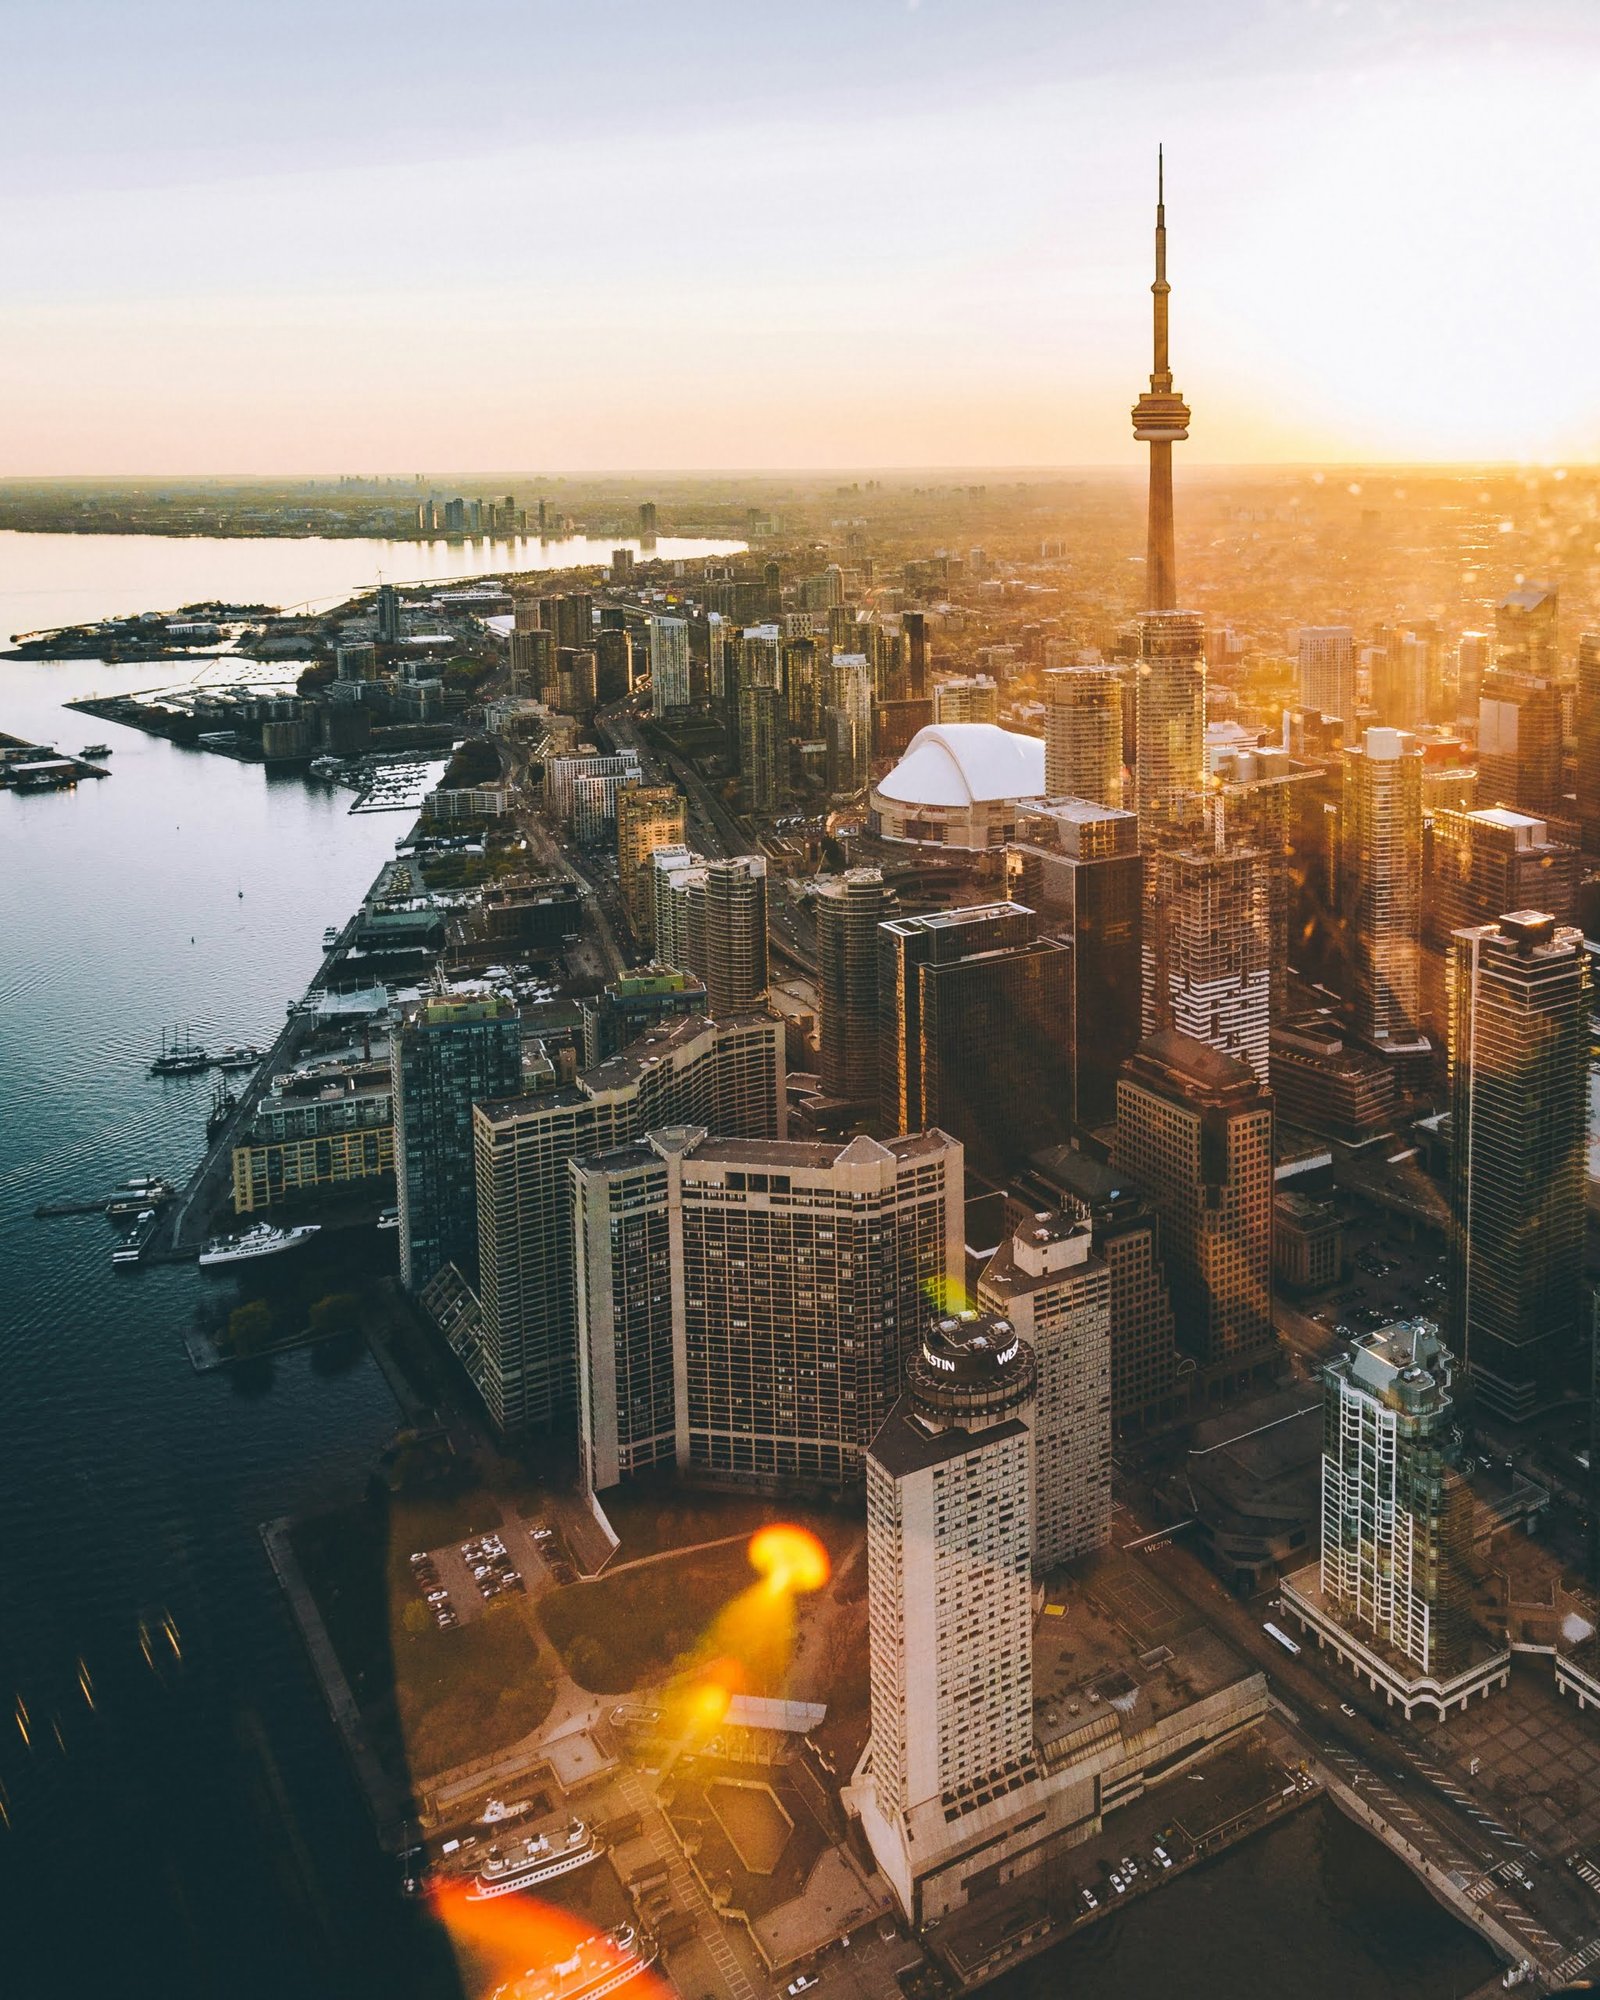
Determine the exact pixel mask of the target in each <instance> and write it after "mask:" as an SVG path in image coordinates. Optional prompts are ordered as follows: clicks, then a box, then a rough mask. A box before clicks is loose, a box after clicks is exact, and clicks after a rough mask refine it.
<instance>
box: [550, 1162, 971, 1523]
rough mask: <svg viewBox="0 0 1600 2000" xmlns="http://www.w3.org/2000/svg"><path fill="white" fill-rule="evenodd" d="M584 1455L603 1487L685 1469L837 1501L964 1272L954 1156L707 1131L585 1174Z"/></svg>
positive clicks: (575, 1173)
mask: <svg viewBox="0 0 1600 2000" xmlns="http://www.w3.org/2000/svg"><path fill="white" fill-rule="evenodd" d="M571 1172H572V1179H573V1198H574V1204H575V1218H576V1219H575V1225H574V1227H575V1235H576V1244H577V1297H578V1348H579V1386H580V1393H581V1399H582V1400H581V1426H580V1443H581V1450H582V1462H583V1468H584V1475H585V1478H586V1479H587V1480H588V1482H589V1484H590V1486H591V1487H592V1488H594V1489H596V1490H603V1489H604V1488H606V1487H608V1486H612V1485H615V1484H617V1483H618V1481H620V1480H625V1479H628V1478H631V1477H634V1476H636V1475H637V1474H638V1473H639V1472H641V1471H643V1470H644V1469H646V1468H647V1467H649V1466H654V1465H673V1466H676V1467H677V1469H678V1470H679V1471H680V1472H683V1473H685V1474H687V1475H689V1476H691V1477H693V1478H697V1479H699V1480H702V1481H707V1482H710V1483H713V1484H718V1485H728V1486H756V1487H762V1488H768V1489H771V1488H795V1487H800V1488H808V1489H809V1488H829V1489H836V1488H839V1487H842V1486H845V1485H849V1484H851V1483H853V1482H855V1481H857V1480H859V1479H860V1477H861V1474H862V1463H863V1455H864V1453H865V1451H866V1448H867V1446H868V1444H869V1443H870V1442H871V1440H872V1437H873V1435H874V1434H875V1432H876V1431H877V1429H878V1427H879V1426H880V1424H882V1422H883V1420H884V1418H885V1417H886V1416H887V1415H888V1412H889V1409H890V1407H891V1406H892V1405H893V1403H894V1402H895V1400H896V1398H897V1397H898V1396H899V1394H900V1392H901V1389H902V1387H903V1384H904V1376H905V1368H906V1363H907V1359H908V1356H909V1353H910V1351H911V1349H912V1347H913V1345H914V1343H915V1341H916V1339H917V1338H918V1336H919V1334H920V1330H921V1327H922V1323H923V1320H924V1317H925V1315H926V1313H927V1311H928V1309H929V1302H930V1301H931V1300H937V1299H940V1298H943V1297H944V1296H945V1295H946V1294H947V1292H948V1290H949V1288H950V1286H951V1285H952V1283H953V1282H955V1281H957V1280H959V1277H960V1275H961V1268H962V1254H963V1253H962V1241H961V1236H962V1231H961V1221H962V1205H961V1188H962V1178H961V1148H960V1147H959V1146H958V1145H957V1144H956V1143H955V1142H954V1141H953V1140H951V1139H949V1138H947V1137H946V1136H945V1135H944V1134H943V1133H939V1132H929V1133H920V1134H915V1135H913V1136H911V1137H909V1138H900V1139H891V1140H889V1141H888V1142H887V1143H880V1142H879V1141H878V1140H876V1139H868V1138H856V1139H852V1140H850V1141H849V1142H848V1143H834V1144H817V1143H813V1142H783V1141H772V1140H749V1139H713V1138H708V1137H707V1135H706V1133H705V1132H704V1131H703V1130H702V1129H699V1128H683V1127H679V1128H674V1129H668V1130H660V1131H655V1132H651V1133H649V1134H647V1135H646V1137H645V1138H644V1139H643V1140H642V1141H641V1142H640V1143H638V1144H635V1145H632V1146H629V1147H625V1148H622V1149H620V1150H618V1151H615V1152H611V1153H606V1154H601V1155H597V1156H593V1157H590V1158H586V1159H580V1160H576V1161H574V1162H573V1165H572V1169H571Z"/></svg>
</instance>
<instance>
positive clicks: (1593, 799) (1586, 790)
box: [1576, 632, 1600, 855]
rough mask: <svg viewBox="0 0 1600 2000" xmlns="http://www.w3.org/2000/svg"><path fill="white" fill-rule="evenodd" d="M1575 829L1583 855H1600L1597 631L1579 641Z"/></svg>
mask: <svg viewBox="0 0 1600 2000" xmlns="http://www.w3.org/2000/svg"><path fill="white" fill-rule="evenodd" d="M1576 722H1577V732H1578V826H1579V828H1580V830H1581V833H1582V836H1583V851H1584V853H1585V854H1590V855H1600V632H1585V633H1584V635H1583V637H1582V638H1581V639H1580V640H1579V641H1578V688H1577V714H1576Z"/></svg>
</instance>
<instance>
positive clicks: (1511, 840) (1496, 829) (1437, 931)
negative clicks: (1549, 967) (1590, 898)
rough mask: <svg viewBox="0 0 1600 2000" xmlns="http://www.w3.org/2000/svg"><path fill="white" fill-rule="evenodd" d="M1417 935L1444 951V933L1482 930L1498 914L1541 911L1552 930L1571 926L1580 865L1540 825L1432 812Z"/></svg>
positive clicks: (1489, 814)
mask: <svg viewBox="0 0 1600 2000" xmlns="http://www.w3.org/2000/svg"><path fill="white" fill-rule="evenodd" d="M1427 860H1428V864H1429V872H1428V879H1427V889H1426V895H1425V898H1424V903H1423V909H1424V921H1423V929H1424V935H1425V936H1426V937H1427V938H1428V940H1429V941H1430V942H1431V943H1433V944H1436V945H1439V946H1445V945H1447V943H1448V940H1449V937H1450V934H1451V932H1452V931H1460V930H1470V929H1471V928H1472V927H1473V926H1474V925H1476V924H1490V923H1493V922H1494V920H1495V918H1496V917H1497V916H1499V915H1500V913H1501V912H1502V911H1503V910H1546V911H1548V912H1549V914H1550V915H1551V916H1553V917H1554V918H1555V920H1556V922H1557V924H1576V923H1577V921H1578V888H1579V884H1580V882H1581V880H1582V860H1581V856H1580V855H1579V853H1578V850H1577V848H1575V847H1565V846H1563V845H1562V844H1561V843H1560V842H1559V841H1554V840H1551V839H1550V837H1549V829H1548V828H1547V827H1546V825H1545V822H1544V821H1543V820H1542V819H1535V818H1534V817H1533V816H1532V815H1531V814H1529V813H1519V812H1513V811H1511V809H1510V808H1509V807H1508V806H1487V807H1485V808H1484V809H1483V810H1482V811H1481V812H1457V811H1455V810H1453V809H1451V808H1449V807H1439V808H1437V809H1436V810H1435V812H1434V814H1433V817H1432V823H1431V825H1430V827H1429V829H1428V850H1427Z"/></svg>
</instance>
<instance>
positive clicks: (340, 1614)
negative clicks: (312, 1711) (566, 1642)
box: [293, 1491, 555, 1781]
mask: <svg viewBox="0 0 1600 2000" xmlns="http://www.w3.org/2000/svg"><path fill="white" fill-rule="evenodd" d="M498 1519H499V1510H498V1509H497V1508H496V1506H495V1505H494V1503H493V1502H492V1501H491V1500H489V1499H487V1497H486V1496H484V1495H483V1494H482V1492H481V1491H478V1492H468V1493H463V1494H458V1495H452V1494H448V1493H439V1494H431V1495H428V1496H425V1497H423V1498H419V1499H401V1498H396V1497H394V1496H389V1495H382V1496H380V1495H379V1494H377V1493H376V1492H374V1493H370V1494H369V1495H368V1497H367V1498H366V1499H364V1500H362V1501H360V1502H359V1503H357V1504H356V1505H354V1506H350V1507H344V1508H340V1509H339V1510H337V1511H336V1512H334V1513H330V1514H321V1515H317V1516H315V1517H314V1518H312V1519H310V1520H307V1521H303V1522H300V1523H298V1524H297V1525H296V1527H295V1529H294V1531H293V1542H294V1549H295V1554H296V1556H297V1558H298V1560H299V1563H300V1567H301V1569H302V1571H303V1573H304V1574H305V1577H306V1580H307V1582H308V1583H309V1585H310V1587H311V1590H312V1594H313V1595H314V1597H315V1598H316V1600H317V1605H318V1609H319V1610H320V1611H321V1613H322V1619H323V1623H324V1624H325V1626H326V1627H327V1630H328V1635H329V1637H330V1639H331V1640H332V1642H333V1645H334V1649H335V1651H336V1652H337V1653H338V1655H339V1662H340V1665H341V1666H342V1667H343V1669H344V1673H345V1678H346V1679H347V1680H348V1681H349V1683H350V1687H351V1691H352V1692H353V1693H354V1695H355V1697H356V1700H357V1701H358V1703H359V1704H360V1705H361V1709H362V1715H363V1719H364V1721H365V1722H366V1725H367V1728H368V1731H369V1733H370V1735H371V1738H372V1741H373V1743H374V1746H375V1747H376V1749H377V1751H378V1754H379V1755H380V1756H381V1757H382V1758H383V1759H384V1761H385V1762H386V1763H388V1764H389V1765H390V1767H391V1768H392V1769H394V1770H396V1771H399V1772H403V1773H406V1774H408V1775H409V1776H410V1777H411V1778H412V1779H413V1780H414V1781H415V1780H422V1779H425V1778H431V1777H434V1776H437V1775H438V1774H439V1773H440V1772H442V1771H445V1770H448V1769H450V1768H452V1767H453V1766H454V1765H457V1764H462V1763H466V1762H467V1761H469V1760H470V1759H472V1758H475V1757H482V1756H486V1755H488V1754H489V1753H491V1752H493V1751H495V1750H499V1749H503V1748H504V1747H505V1746H506V1745H508V1744H510V1743H514V1742H515V1741H516V1740H517V1739H518V1738H519V1737H521V1736H525V1735H526V1734H527V1733H528V1731H529V1730H531V1729H534V1728H536V1727H537V1726H538V1724H539V1723H540V1722H542V1721H543V1720H544V1718H545V1716H546V1714H547V1713H548V1712H549V1708H550V1703H551V1701H552V1700H553V1699H554V1695H555V1689H554V1686H553V1684H552V1682H551V1680H550V1677H549V1675H548V1674H547V1673H546V1671H545V1670H544V1668H543V1667H542V1666H541V1664H540V1659H539V1651H538V1642H537V1636H536V1633H535V1631H534V1629H533V1625H532V1616H533V1614H532V1612H531V1610H530V1608H529V1605H528V1602H527V1599H526V1598H524V1597H521V1596H510V1597H504V1598H501V1599H499V1600H498V1601H496V1602H495V1603H493V1604H491V1605H489V1606H487V1607H485V1609H484V1610H483V1612H482V1613H481V1614H480V1615H479V1616H477V1617H475V1618H471V1619H464V1620H463V1621H462V1623H461V1624H460V1626H459V1627H457V1628H456V1629H455V1630H453V1631H440V1630H439V1628H438V1626H437V1625H436V1624H435V1623H434V1620H433V1616H432V1614H431V1612H430V1611H429V1609H428V1606H427V1605H426V1603H425V1602H424V1600H423V1597H422V1595H421V1593H420V1592H419V1591H418V1589H417V1587H416V1585H415V1584H414V1583H413V1581H412V1577H411V1570H410V1564H409V1562H408V1557H409V1555H410V1553H411V1551H412V1550H414V1549H426V1548H435V1547H438V1546H440V1545H441V1544H442V1543H445V1542H449V1541H455V1540H459V1539H461V1538H462V1537H464V1536H466V1535H468V1534H472V1533H476V1532H480V1531H482V1530H483V1529H486V1528H489V1527H492V1526H493V1525H495V1523H496V1522H497V1521H498Z"/></svg>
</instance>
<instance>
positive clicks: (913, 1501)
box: [862, 1313, 1038, 1914]
mask: <svg viewBox="0 0 1600 2000" xmlns="http://www.w3.org/2000/svg"><path fill="white" fill-rule="evenodd" d="M1036 1388H1037V1369H1036V1367H1035V1364H1034V1357H1033V1354H1032V1351H1031V1350H1030V1349H1029V1348H1028V1346H1027V1345H1026V1343H1025V1342H1023V1341H1022V1340H1020V1339H1019V1338H1018V1336H1017V1334H1016V1331H1015V1329H1014V1328H1013V1327H1011V1326H1010V1325H1009V1324H1008V1323H1007V1322H1006V1321H1005V1320H995V1319H992V1318H990V1317H988V1316H986V1315H979V1314H975V1313H968V1314H964V1315H962V1316H960V1317H959V1318H954V1319H943V1320H938V1321H935V1322H934V1323H933V1324H932V1325H931V1326H930V1327H929V1328H928V1330H927V1332H926V1333H925V1334H924V1336H923V1339H922V1342H921V1346H920V1348H919V1350H918V1352H917V1354H916V1356H915V1358H914V1359H913V1360H912V1363H911V1366H910V1370H909V1386H908V1389H907V1392H906V1394H905V1396H904V1397H903V1398H902V1399H901V1401H900V1402H899V1403H898V1404H896V1406H895V1409H894V1411H893V1413H892V1415H891V1416H890V1418H889V1420H888V1422H887V1423H886V1424H885V1425H884V1426H883V1428H882V1430H880V1431H879V1433H878V1435H877V1437H876V1438H875V1439H874V1440H873V1443H872V1449H871V1451H870V1453H869V1454H868V1457H867V1574H868V1579H869V1593H868V1595H869V1608H870V1655H871V1680H872V1738H871V1744H870V1747H869V1751H868V1769H869V1771H870V1779H869V1784H868V1786H867V1787H866V1788H865V1797H864V1799H863V1810H862V1821H863V1825H864V1827H865V1829H866V1833H867V1837H868V1840H869V1841H870V1843H871V1846H872V1851H873V1856H874V1858H875V1859H876V1861H877V1863H878V1865H879V1867H880V1868H881V1869H883V1870H884V1872H885V1874H886V1875H887V1876H888V1878H889V1881H890V1883H891V1884H892V1886H893V1887H894V1890H895V1893H896V1895H897V1896H898V1898H899V1900H900V1903H901V1907H902V1908H903V1909H905V1910H907V1911H912V1912H917V1913H919V1914H920V1913H921V1911H922V1909H923V1908H924V1901H923V1897H922V1895H921V1894H920V1893H919V1890H920V1887H921V1884H920V1880H919V1878H920V1877H921V1876H922V1875H923V1873H924V1870H925V1869H926V1868H927V1866H928V1862H927V1860H926V1859H925V1858H924V1857H927V1856H930V1855H938V1854H939V1853H940V1851H941V1850H944V1849H950V1850H952V1851H954V1852H959V1850H960V1848H961V1846H962V1844H963V1834H964V1833H965V1832H966V1831H967V1829H966V1827H965V1826H964V1825H963V1822H964V1821H968V1820H969V1819H970V1818H971V1817H972V1816H975V1815H976V1814H977V1813H978V1812H980V1811H982V1809H983V1808H984V1807H985V1806H989V1805H990V1804H991V1802H992V1801H993V1800H994V1799H995V1798H996V1797H997V1796H999V1797H1004V1795H1005V1794H1006V1793H1007V1792H1008V1791H1010V1790H1013V1789H1015V1788H1016V1787H1018V1786H1019V1785H1022V1784H1025V1783H1027V1782H1028V1781H1029V1780H1030V1779H1032V1778H1034V1777H1035V1776H1036V1775H1037V1768H1038V1767H1037V1764H1036V1759H1035V1751H1034V1741H1033V1607H1032V1588H1033V1583H1032V1560H1031V1549H1030V1538H1031V1517H1032V1512H1033V1439H1032V1427H1033V1422H1034V1401H1035V1394H1036ZM988 1817H991V1818H992V1817H994V1815H992V1814H991V1815H989V1816H988ZM968 1837H969V1838H970V1835H969V1836H968ZM955 1900H960V1895H959V1892H957V1895H956V1898H955Z"/></svg>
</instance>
